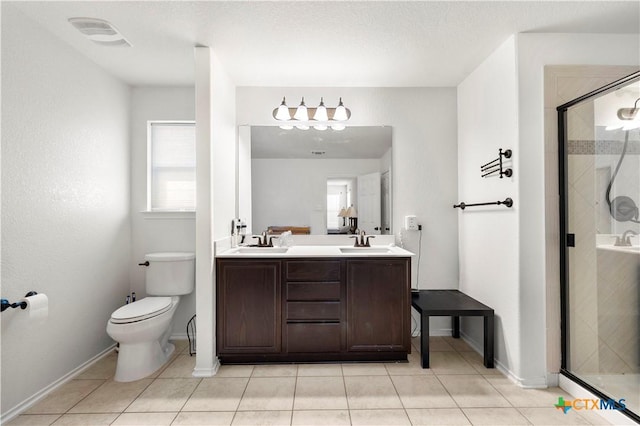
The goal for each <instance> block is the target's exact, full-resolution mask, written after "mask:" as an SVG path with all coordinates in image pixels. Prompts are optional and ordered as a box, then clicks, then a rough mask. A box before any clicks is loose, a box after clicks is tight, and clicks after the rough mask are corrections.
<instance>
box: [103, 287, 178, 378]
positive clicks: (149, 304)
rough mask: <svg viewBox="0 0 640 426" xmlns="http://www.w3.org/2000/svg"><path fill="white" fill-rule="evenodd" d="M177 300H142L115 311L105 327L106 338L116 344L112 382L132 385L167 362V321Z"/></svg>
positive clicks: (169, 331)
mask: <svg viewBox="0 0 640 426" xmlns="http://www.w3.org/2000/svg"><path fill="white" fill-rule="evenodd" d="M179 303H180V298H179V297H178V296H173V297H146V298H144V299H141V300H139V301H136V302H133V303H130V304H128V305H125V306H123V307H122V308H120V309H118V310H117V311H115V312H114V313H113V314H112V315H111V319H110V320H109V323H108V324H107V334H108V335H109V336H111V338H112V339H113V340H115V341H116V342H118V343H120V348H119V352H118V364H117V366H116V374H115V377H114V380H115V381H116V382H132V381H134V380H139V379H142V378H143V377H147V376H148V375H150V374H152V373H153V372H154V371H156V370H157V369H158V368H160V367H162V366H163V365H164V364H165V362H167V361H168V360H169V358H170V357H171V355H172V354H173V351H174V349H175V347H174V345H173V344H171V343H169V335H170V334H171V327H170V326H171V320H172V319H173V314H174V313H175V311H176V308H177V307H178V304H179Z"/></svg>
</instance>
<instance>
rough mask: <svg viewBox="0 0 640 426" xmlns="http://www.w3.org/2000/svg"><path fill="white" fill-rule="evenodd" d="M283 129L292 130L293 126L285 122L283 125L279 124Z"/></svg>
mask: <svg viewBox="0 0 640 426" xmlns="http://www.w3.org/2000/svg"><path fill="white" fill-rule="evenodd" d="M279 127H280V128H281V129H282V130H291V129H293V126H291V125H289V124H283V125H281V126H279Z"/></svg>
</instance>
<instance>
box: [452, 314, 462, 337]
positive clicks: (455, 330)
mask: <svg viewBox="0 0 640 426" xmlns="http://www.w3.org/2000/svg"><path fill="white" fill-rule="evenodd" d="M451 336H452V337H453V338H455V339H459V338H460V317H458V316H453V317H451Z"/></svg>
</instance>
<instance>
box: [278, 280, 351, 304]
mask: <svg viewBox="0 0 640 426" xmlns="http://www.w3.org/2000/svg"><path fill="white" fill-rule="evenodd" d="M287 300H340V282H324V283H318V282H311V283H309V282H298V283H287Z"/></svg>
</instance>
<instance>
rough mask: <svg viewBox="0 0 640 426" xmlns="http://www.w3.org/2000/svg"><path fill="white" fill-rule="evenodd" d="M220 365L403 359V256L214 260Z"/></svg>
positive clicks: (406, 348)
mask: <svg viewBox="0 0 640 426" xmlns="http://www.w3.org/2000/svg"><path fill="white" fill-rule="evenodd" d="M216 274H217V275H216V277H217V279H216V281H217V309H216V312H217V326H216V331H217V350H218V357H219V358H220V360H221V361H222V362H223V363H242V362H269V361H274V362H293V361H301V362H304V361H348V360H352V361H355V360H369V361H374V360H404V359H406V355H407V353H409V352H410V347H411V342H410V338H411V335H410V334H411V331H410V303H411V294H410V261H409V259H408V258H364V259H363V258H358V259H355V258H337V259H335V258H330V259H326V258H316V259H307V258H304V259H272V260H263V259H230V258H217V259H216Z"/></svg>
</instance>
